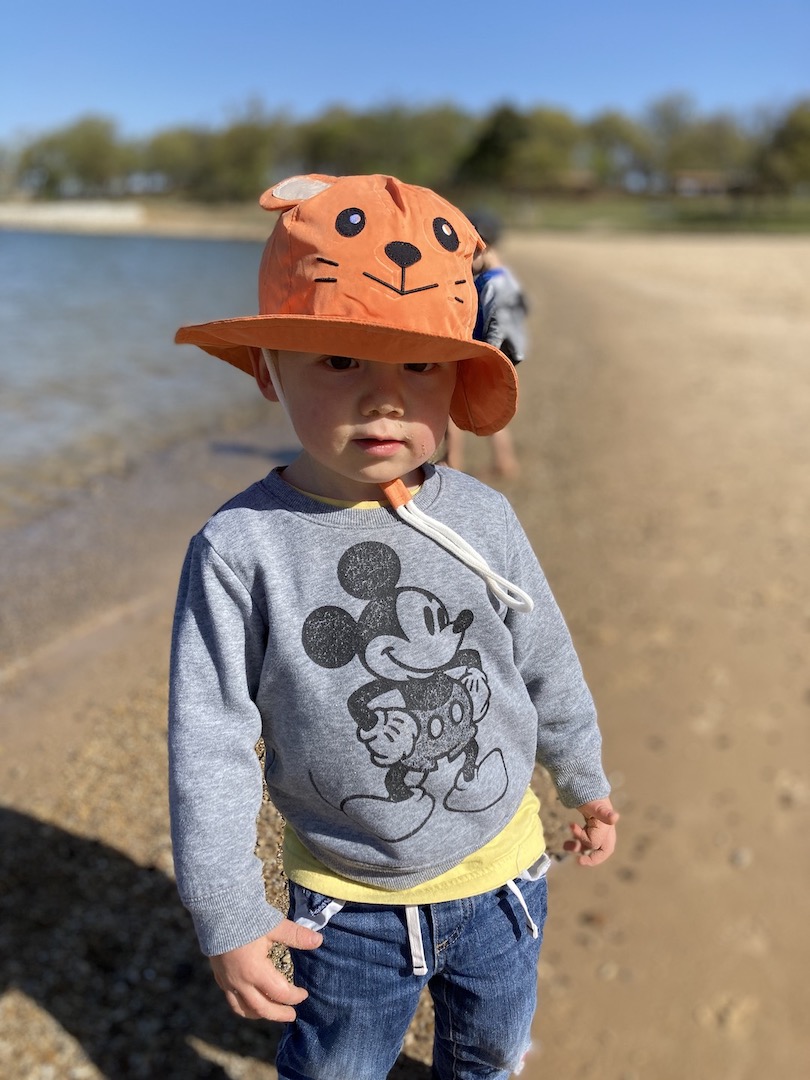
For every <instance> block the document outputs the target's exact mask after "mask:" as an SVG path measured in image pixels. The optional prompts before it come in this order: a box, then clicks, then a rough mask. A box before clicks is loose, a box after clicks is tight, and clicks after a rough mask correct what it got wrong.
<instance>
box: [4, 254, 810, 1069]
mask: <svg viewBox="0 0 810 1080" xmlns="http://www.w3.org/2000/svg"><path fill="white" fill-rule="evenodd" d="M506 253H507V255H508V256H509V260H510V262H511V263H512V264H513V265H514V267H515V269H516V270H517V271H518V273H519V275H520V276H521V278H522V279H523V280H524V283H525V284H526V286H527V287H528V290H529V292H530V293H531V295H532V297H533V299H534V303H533V311H532V330H533V339H534V348H533V354H532V356H531V359H530V360H529V361H527V362H526V363H525V364H524V365H523V367H522V368H521V372H520V375H521V385H522V402H521V410H520V413H519V416H518V418H517V419H516V421H515V422H514V424H513V428H512V430H513V433H514V436H515V440H516V443H517V447H518V451H519V455H520V458H521V461H522V465H523V472H522V475H521V478H520V479H519V480H518V481H515V482H511V483H510V484H509V485H508V487H506V488H505V490H507V491H508V494H509V495H510V497H511V498H512V500H513V502H514V504H515V506H516V508H517V510H518V512H519V514H520V516H521V518H522V520H523V521H524V523H525V525H526V527H527V530H528V532H529V534H530V536H531V537H532V539H533V541H534V543H535V546H536V549H537V551H538V553H539V555H540V557H541V561H542V562H543V564H544V566H545V569H546V572H547V574H548V576H549V579H550V581H551V583H552V586H553V588H554V590H555V592H556V594H557V596H558V599H559V601H560V603H561V606H562V607H563V610H564V611H565V613H566V615H567V617H568V620H569V623H570V626H571V629H572V632H573V635H574V638H575V641H576V643H577V645H578V648H579V650H580V654H581V657H582V661H583V665H584V668H585V671H586V674H587V676H588V678H589V682H590V684H591V686H592V689H593V691H594V695H595V697H596V699H597V703H598V705H599V709H600V716H601V722H602V727H603V730H604V735H605V746H606V750H605V757H606V765H607V768H608V771H609V774H610V776H611V779H612V781H613V784H614V787H615V801H616V804H617V806H618V807H619V809H620V810H621V811H622V814H623V819H622V822H621V826H620V829H621V845H620V849H619V851H618V852H617V854H616V855H615V857H614V859H613V860H612V861H611V862H610V863H608V864H606V865H605V866H603V867H602V868H600V869H597V870H592V871H584V870H581V869H580V868H578V867H577V866H576V865H575V864H574V863H572V862H571V861H570V860H564V861H562V862H560V863H559V864H557V865H555V866H554V868H553V870H552V876H551V913H550V919H549V923H548V927H547V932H546V942H545V945H544V953H543V959H542V962H541V968H540V993H541V1008H540V1012H539V1014H538V1019H537V1022H536V1049H535V1053H534V1055H533V1057H532V1058H531V1060H530V1063H529V1065H528V1066H527V1069H526V1071H525V1072H524V1074H523V1075H524V1076H528V1077H529V1080H534V1078H538V1080H539V1078H540V1077H541V1076H543V1077H565V1078H586V1077H587V1078H593V1080H684V1078H689V1080H754V1078H757V1080H759V1078H760V1077H761V1076H763V1075H767V1074H768V1073H772V1074H774V1075H778V1076H780V1077H783V1078H785V1080H799V1078H803V1077H804V1076H805V1075H806V1073H807V1066H808V1061H810V1033H808V1026H807V1022H806V1013H807V1006H808V1004H809V1003H810V992H808V990H807V972H808V970H810V929H809V928H808V920H807V918H806V916H805V911H806V906H807V895H808V892H810V864H809V863H808V859H807V832H808V810H809V809H810V780H809V779H808V761H810V754H808V749H810V747H808V742H809V741H810V737H809V736H808V732H809V731H810V724H808V719H810V675H808V670H807V652H808V649H807V645H808V641H810V583H809V581H808V573H807V570H808V556H807V539H806V537H807V534H808V531H809V530H810V494H809V492H810V484H809V483H808V481H810V468H809V466H810V407H809V406H810V304H808V300H809V299H810V290H809V289H808V282H810V239H807V238H784V239H783V238H732V239H712V238H696V237H688V238H684V237H680V238H660V239H651V238H642V237H622V238H617V237H609V236H591V237H586V236H574V237H557V236H549V235H545V236H538V237H533V238H530V239H529V238H513V239H512V240H511V241H510V243H509V246H508V248H507V249H506ZM289 443H290V440H289V437H288V435H287V433H286V432H285V431H284V430H281V431H279V430H275V431H273V430H272V429H270V427H269V425H268V426H267V427H262V428H259V429H253V428H251V429H248V430H240V431H230V432H217V433H215V434H213V435H212V437H211V438H210V439H207V440H197V441H191V442H188V443H186V444H184V445H182V446H178V447H175V448H174V449H173V450H167V451H163V452H162V453H161V454H160V455H159V456H157V457H155V458H152V459H150V460H148V461H146V462H144V463H143V464H142V465H141V466H140V467H139V468H137V469H135V470H134V471H133V472H132V473H131V474H130V475H128V476H119V477H111V478H109V479H108V480H106V481H100V482H99V483H98V484H97V485H96V488H95V490H94V491H93V492H91V493H87V494H86V495H84V496H82V497H81V498H72V500H71V501H69V502H68V503H67V504H66V505H65V506H64V507H62V508H61V509H59V510H58V511H55V512H54V513H52V514H50V515H48V517H47V518H44V519H42V520H41V521H39V522H36V523H34V525H29V526H27V527H26V528H25V529H24V530H18V531H13V530H9V531H7V532H6V534H5V535H4V537H3V541H4V559H3V570H2V572H0V585H2V588H3V593H4V599H3V607H2V616H1V618H2V621H0V645H1V646H2V655H3V658H4V665H5V676H4V678H3V681H2V682H0V693H2V695H3V702H2V707H3V732H2V769H1V771H0V779H1V780H2V784H3V802H4V804H5V806H6V808H7V809H6V810H3V811H0V824H1V825H2V830H3V834H2V837H0V871H2V874H3V877H4V880H5V882H6V885H7V887H6V889H5V893H4V897H3V899H2V901H1V902H0V915H2V923H0V974H2V978H3V985H2V986H0V992H2V991H5V993H4V995H3V996H2V997H0V1076H1V1077H3V1078H8V1080H12V1078H14V1080H16V1078H20V1080H35V1078H36V1080H45V1078H54V1080H61V1078H62V1077H71V1078H76V1080H78V1078H87V1080H96V1078H98V1077H102V1076H103V1077H109V1078H115V1080H117V1078H119V1077H150V1078H151V1077H176V1078H178V1080H185V1078H192V1077H193V1078H196V1077H219V1078H224V1077H226V1076H227V1077H232V1078H241V1080H254V1078H256V1080H259V1078H261V1080H264V1078H271V1077H273V1076H274V1075H275V1073H274V1070H273V1069H272V1067H271V1066H269V1065H266V1064H262V1062H263V1061H267V1059H268V1057H269V1056H270V1054H271V1050H272V1046H273V1045H274V1039H273V1036H272V1032H268V1030H267V1029H266V1028H264V1027H263V1026H260V1025H251V1024H248V1023H246V1022H239V1021H237V1020H236V1019H235V1018H233V1019H232V1018H231V1017H230V1016H229V1015H228V1014H226V1012H225V1009H224V1006H223V1005H222V1003H221V1002H220V1000H219V996H218V992H217V991H216V990H215V988H213V987H212V984H211V982H210V979H209V978H208V975H207V971H206V967H205V964H204V962H203V961H202V960H201V959H200V958H199V956H198V955H197V954H196V950H195V948H194V946H193V942H192V941H191V938H190V929H189V925H188V921H187V919H186V918H185V915H184V913H183V912H182V911H180V910H179V905H178V904H177V902H176V900H175V897H174V892H173V886H172V883H171V880H170V875H171V860H170V850H169V842H168V835H167V822H166V808H165V765H164V724H165V719H164V708H165V704H164V702H165V674H166V649H167V638H168V633H169V624H170V618H171V607H172V603H173V593H174V588H175V582H176V577H177V572H178V569H179V563H180V560H181V558H182V554H183V550H184V547H185V542H186V540H187V538H188V536H189V535H190V533H191V532H192V531H193V530H194V529H195V528H196V527H197V526H198V525H199V523H200V522H201V521H202V519H203V518H204V517H205V516H206V515H207V514H208V513H209V512H210V511H211V510H213V509H214V508H215V507H216V506H217V505H218V504H219V503H220V502H222V501H223V500H224V499H225V497H226V496H227V495H228V494H229V493H231V492H232V491H235V490H237V489H238V488H239V487H241V486H244V484H246V483H248V482H249V481H250V480H252V479H254V478H255V477H257V476H259V475H261V474H262V473H263V472H265V471H266V469H267V467H268V464H269V463H270V462H272V461H275V460H279V459H280V458H283V456H284V452H285V449H286V448H287V447H288V446H289ZM468 444H469V448H470V465H469V467H470V470H471V471H475V472H478V473H480V474H481V475H485V474H486V469H487V465H488V460H487V449H488V448H487V445H486V443H481V442H478V441H475V440H469V443H468ZM538 784H539V786H541V787H543V778H542V777H538ZM549 814H550V822H551V825H552V829H551V831H552V837H553V842H554V845H555V846H558V845H559V841H560V838H561V836H562V835H563V826H564V821H565V820H566V816H567V815H565V814H561V813H560V810H559V807H554V806H550V807H549ZM275 827H276V822H275V821H274V819H273V816H272V814H270V813H269V812H268V814H267V815H266V818H265V819H264V821H263V833H262V835H263V838H264V847H265V851H266V855H267V861H268V868H269V879H270V881H271V883H275V884H273V887H275V885H276V884H278V877H277V873H276V870H275V850H274V845H275V840H274V838H275ZM9 885H10V887H8V886H9ZM6 988H8V989H6ZM428 1024H429V1016H428V1015H427V1014H425V1015H423V1016H422V1017H421V1018H420V1024H419V1025H417V1026H416V1028H415V1030H414V1032H413V1035H412V1037H411V1039H410V1040H409V1042H408V1044H407V1045H406V1048H405V1053H404V1054H403V1057H402V1058H401V1060H400V1063H399V1064H398V1066H397V1069H396V1072H395V1075H396V1077H398V1078H409V1080H426V1078H427V1077H428V1075H429V1073H428V1071H427V1069H426V1067H425V1065H424V1061H425V1060H426V1055H427V1043H426V1038H425V1035H426V1027H427V1025H428Z"/></svg>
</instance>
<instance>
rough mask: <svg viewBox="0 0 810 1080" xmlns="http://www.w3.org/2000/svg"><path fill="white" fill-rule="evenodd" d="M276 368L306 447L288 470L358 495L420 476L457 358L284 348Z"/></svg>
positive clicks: (331, 492) (315, 486)
mask: <svg viewBox="0 0 810 1080" xmlns="http://www.w3.org/2000/svg"><path fill="white" fill-rule="evenodd" d="M278 375H279V378H280V381H281V388H282V392H283V394H284V398H285V402H286V405H287V409H288V412H289V415H290V419H291V421H292V425H293V427H294V428H295V432H296V434H297V436H298V438H299V440H300V442H301V445H302V447H303V453H302V454H301V456H300V457H299V459H297V460H296V462H294V463H293V465H291V466H290V467H289V469H288V471H287V474H286V475H287V478H288V479H289V480H290V482H291V483H294V484H295V485H296V486H299V487H303V488H304V489H305V490H307V491H311V492H312V493H313V494H316V495H322V496H324V497H326V498H334V499H342V500H347V501H354V500H362V499H376V498H379V492H377V491H376V490H374V489H373V485H377V484H380V483H385V482H387V481H389V480H394V479H396V478H401V479H403V480H404V481H405V483H406V484H418V483H419V482H420V481H421V472H420V468H421V466H422V465H423V464H424V463H425V462H426V461H427V460H428V459H429V458H430V457H431V456H432V455H433V454H434V453H435V452H436V450H437V448H438V446H439V444H440V443H441V441H442V439H443V438H444V434H445V431H446V429H447V421H448V415H449V411H450V399H451V397H452V395H453V390H454V388H455V384H456V365H455V364H454V363H445V364H388V363H382V362H379V361H373V360H355V359H353V358H350V357H345V356H322V355H318V354H314V353H290V352H280V353H279V354H278ZM270 396H274V395H272V393H271V395H270ZM369 485H372V488H371V489H370V487H369Z"/></svg>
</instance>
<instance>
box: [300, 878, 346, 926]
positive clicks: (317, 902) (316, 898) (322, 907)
mask: <svg viewBox="0 0 810 1080" xmlns="http://www.w3.org/2000/svg"><path fill="white" fill-rule="evenodd" d="M345 904H346V901H345V900H335V899H334V897H331V896H325V895H324V894H323V893H319V892H315V891H314V890H312V889H305V888H304V886H303V885H296V883H295V882H294V881H291V882H290V912H289V917H290V919H292V921H293V922H294V923H298V925H299V926H306V927H308V928H309V929H310V930H323V928H324V927H325V926H326V925H327V924H328V922H329V920H330V919H332V918H334V916H335V915H337V913H338V912H339V911H342V910H343V908H344V906H345Z"/></svg>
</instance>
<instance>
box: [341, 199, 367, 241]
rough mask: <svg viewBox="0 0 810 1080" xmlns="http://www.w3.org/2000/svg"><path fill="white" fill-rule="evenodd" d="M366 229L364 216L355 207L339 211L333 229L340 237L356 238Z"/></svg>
mask: <svg viewBox="0 0 810 1080" xmlns="http://www.w3.org/2000/svg"><path fill="white" fill-rule="evenodd" d="M365 227H366V215H365V214H364V213H363V211H362V210H358V208H357V207H356V206H349V207H347V209H345V210H341V211H340V213H339V214H338V216H337V217H336V218H335V228H336V229H337V231H338V232H339V233H340V235H341V236H357V234H358V233H361V232H362V231H363V229H365Z"/></svg>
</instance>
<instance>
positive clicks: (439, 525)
mask: <svg viewBox="0 0 810 1080" xmlns="http://www.w3.org/2000/svg"><path fill="white" fill-rule="evenodd" d="M380 487H381V488H382V489H383V491H384V492H385V496H386V498H387V499H388V501H389V502H390V503H391V506H392V507H393V509H394V511H395V512H396V514H397V516H398V517H400V518H401V519H402V520H403V521H404V522H405V523H406V524H408V525H410V526H412V527H413V528H414V529H418V531H419V532H421V533H424V535H425V536H428V537H430V539H431V540H435V541H436V543H437V544H439V545H440V546H441V547H443V548H444V549H445V551H449V552H450V554H451V555H455V556H456V558H458V559H461V561H462V562H463V563H465V565H467V566H469V568H470V569H471V570H473V571H474V572H475V573H476V574H478V576H479V577H481V578H483V579H484V581H485V582H486V584H487V588H488V589H489V591H490V592H491V593H492V595H493V596H495V597H496V598H497V599H498V600H500V601H501V602H502V603H504V604H506V606H507V607H510V608H512V609H513V610H514V611H522V612H529V611H531V610H532V608H533V607H534V601H533V600H532V598H531V597H530V596H529V594H528V593H526V592H524V591H523V589H521V588H518V586H517V585H515V584H513V582H511V581H507V579H506V578H505V577H501V575H500V574H496V573H495V571H494V570H493V569H492V567H491V566H490V565H489V563H488V562H487V561H486V559H484V558H483V556H481V555H479V554H478V552H477V551H476V550H475V548H474V547H472V545H470V544H468V543H467V541H466V540H465V539H464V538H463V537H461V536H459V534H458V533H457V532H455V531H454V530H453V529H451V528H450V526H449V525H445V524H444V523H443V522H441V521H437V520H436V518H432V517H430V515H429V514H425V513H424V512H423V511H422V510H420V509H419V507H418V506H414V504H413V496H412V495H411V493H410V491H408V489H407V487H406V486H405V484H404V483H403V482H402V480H391V481H389V482H388V483H386V484H380Z"/></svg>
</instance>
